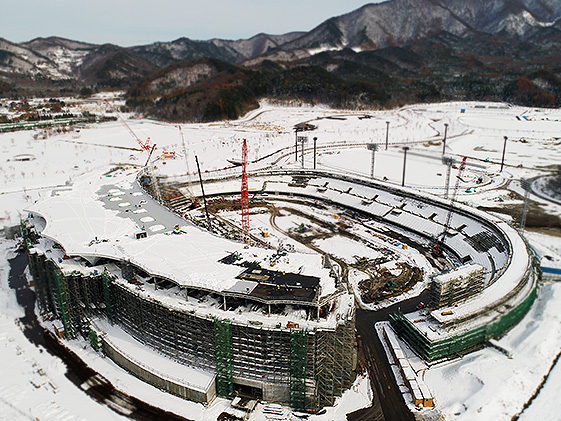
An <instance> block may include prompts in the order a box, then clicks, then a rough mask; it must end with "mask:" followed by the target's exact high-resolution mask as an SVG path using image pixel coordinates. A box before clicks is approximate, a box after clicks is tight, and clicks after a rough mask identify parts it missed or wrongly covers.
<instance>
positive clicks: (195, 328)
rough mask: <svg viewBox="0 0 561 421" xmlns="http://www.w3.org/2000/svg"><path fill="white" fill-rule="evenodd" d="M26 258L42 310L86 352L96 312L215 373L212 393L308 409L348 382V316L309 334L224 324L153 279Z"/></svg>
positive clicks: (93, 338) (95, 341) (95, 340)
mask: <svg viewBox="0 0 561 421" xmlns="http://www.w3.org/2000/svg"><path fill="white" fill-rule="evenodd" d="M30 259H31V260H33V262H34V263H32V264H31V265H32V266H33V269H32V274H33V276H34V280H35V281H36V285H37V287H38V288H39V287H40V288H42V291H43V292H44V294H43V295H44V296H45V311H51V312H52V313H53V314H55V315H56V316H57V317H58V318H59V319H61V320H62V324H63V326H64V328H65V335H66V336H69V335H72V336H75V335H76V334H77V333H80V334H81V335H82V336H83V337H84V339H86V340H87V341H89V343H91V345H92V348H94V349H96V347H97V348H98V349H99V350H101V349H102V347H101V345H102V342H103V339H102V338H101V337H100V336H99V334H98V333H97V331H96V330H95V328H93V327H92V326H91V324H90V321H89V320H91V316H93V317H100V316H101V317H107V319H109V321H111V323H115V324H117V325H118V326H120V327H122V328H123V329H124V330H125V331H126V332H127V333H128V334H130V335H131V336H132V337H134V338H135V339H137V340H138V341H139V342H141V343H142V344H144V345H145V346H148V347H150V348H153V349H155V350H156V351H157V352H159V353H161V354H162V355H165V356H167V357H169V358H171V359H173V360H176V361H177V362H178V363H181V364H185V365H189V366H192V367H195V368H199V369H202V370H205V371H208V372H216V374H217V376H216V383H215V385H216V390H217V394H218V395H219V396H224V397H230V396H232V394H233V393H234V391H235V390H239V391H241V392H243V393H255V394H256V396H262V398H263V399H265V400H268V401H271V402H286V403H289V402H290V403H291V404H292V405H293V406H294V407H295V408H302V409H311V410H314V409H318V408H320V407H322V406H325V405H327V404H332V403H333V402H334V401H335V398H336V397H337V396H340V395H341V393H342V392H343V391H344V390H345V389H346V388H348V387H349V386H350V384H351V382H352V378H353V374H354V373H353V369H354V364H355V363H356V361H355V360H356V356H353V352H354V354H356V349H354V350H353V346H354V345H355V341H354V320H353V319H352V318H351V319H348V320H346V321H345V322H343V323H338V327H337V328H336V329H325V330H311V331H307V330H301V329H299V328H298V327H296V328H293V329H292V330H291V329H286V328H283V327H282V326H281V325H280V324H279V325H278V326H276V327H274V328H268V327H264V326H262V325H260V324H259V325H255V324H251V323H248V324H240V323H232V322H231V321H230V320H228V319H225V320H219V319H215V318H212V317H208V316H204V315H201V314H198V313H196V312H195V311H193V310H188V311H185V310H181V309H177V308H174V307H172V306H169V305H167V304H166V303H164V302H161V301H159V300H157V299H154V298H153V296H151V295H150V296H148V295H147V294H146V288H151V284H152V285H153V281H152V282H150V281H146V282H144V283H143V282H139V281H135V282H134V283H132V282H129V281H127V280H126V279H123V278H121V277H119V276H115V274H113V273H111V272H109V271H107V270H106V271H104V272H96V271H95V269H93V270H92V269H89V270H88V271H87V273H83V272H79V271H74V272H72V273H62V271H61V269H60V268H59V267H58V265H57V262H56V261H54V260H52V259H49V258H47V257H46V256H45V255H44V254H40V253H38V252H36V253H31V257H30ZM122 263H126V262H122ZM115 270H118V269H116V268H115ZM119 275H120V273H119ZM135 279H137V278H135ZM163 281H164V280H161V282H163ZM157 282H158V284H160V283H161V282H160V280H158V281H157ZM37 291H39V289H37ZM176 294H179V295H182V292H181V290H180V289H178V290H177V292H176ZM189 298H191V297H189ZM92 330H93V332H92ZM318 338H319V339H318ZM319 354H327V355H319ZM353 361H354V362H353ZM318 373H319V375H318ZM345 385H347V386H345Z"/></svg>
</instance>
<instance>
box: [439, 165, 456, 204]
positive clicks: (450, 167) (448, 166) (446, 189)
mask: <svg viewBox="0 0 561 421" xmlns="http://www.w3.org/2000/svg"><path fill="white" fill-rule="evenodd" d="M442 163H443V164H444V165H446V186H445V187H444V198H445V199H448V190H449V188H450V172H451V169H452V164H453V163H454V158H452V157H451V156H446V155H445V156H443V157H442Z"/></svg>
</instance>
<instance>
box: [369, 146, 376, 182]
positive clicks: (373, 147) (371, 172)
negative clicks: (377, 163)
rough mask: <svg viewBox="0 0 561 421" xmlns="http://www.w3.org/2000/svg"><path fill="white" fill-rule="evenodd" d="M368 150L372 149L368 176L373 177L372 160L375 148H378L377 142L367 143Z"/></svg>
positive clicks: (374, 155)
mask: <svg viewBox="0 0 561 421" xmlns="http://www.w3.org/2000/svg"><path fill="white" fill-rule="evenodd" d="M367 148H368V150H371V151H372V163H371V165H370V178H374V160H375V157H376V150H377V149H378V144H377V143H369V144H368V146H367Z"/></svg>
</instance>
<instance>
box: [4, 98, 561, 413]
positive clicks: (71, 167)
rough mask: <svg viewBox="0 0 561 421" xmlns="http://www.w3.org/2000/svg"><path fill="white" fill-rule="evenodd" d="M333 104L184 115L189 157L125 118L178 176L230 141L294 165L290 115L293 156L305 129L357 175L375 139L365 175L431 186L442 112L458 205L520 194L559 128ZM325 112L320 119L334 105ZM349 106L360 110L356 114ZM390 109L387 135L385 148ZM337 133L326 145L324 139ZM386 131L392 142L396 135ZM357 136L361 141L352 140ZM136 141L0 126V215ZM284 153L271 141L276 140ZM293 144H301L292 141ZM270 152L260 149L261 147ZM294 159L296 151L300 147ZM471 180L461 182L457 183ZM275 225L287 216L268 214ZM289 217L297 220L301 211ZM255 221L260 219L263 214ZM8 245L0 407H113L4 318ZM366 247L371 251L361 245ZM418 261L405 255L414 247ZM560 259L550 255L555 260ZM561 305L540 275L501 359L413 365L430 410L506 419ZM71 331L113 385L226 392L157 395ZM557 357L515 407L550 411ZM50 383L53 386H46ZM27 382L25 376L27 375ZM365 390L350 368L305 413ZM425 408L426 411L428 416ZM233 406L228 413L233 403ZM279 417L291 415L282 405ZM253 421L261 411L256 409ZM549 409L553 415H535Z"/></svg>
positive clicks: (513, 116)
mask: <svg viewBox="0 0 561 421" xmlns="http://www.w3.org/2000/svg"><path fill="white" fill-rule="evenodd" d="M88 107H89V109H90V111H92V112H95V111H99V110H102V109H103V108H104V107H103V106H102V105H101V101H100V105H99V106H95V105H91V104H89V105H88ZM364 114H365V113H364V112H355V111H338V110H331V109H326V108H323V107H306V106H302V107H295V108H281V107H274V106H270V105H268V104H265V103H264V104H263V105H262V107H261V108H260V109H258V110H256V111H253V112H251V113H249V114H248V115H246V116H245V117H244V118H242V119H240V120H238V121H230V122H221V123H213V124H185V125H182V126H181V128H182V133H183V136H184V139H185V143H186V145H187V150H188V152H187V156H188V158H189V159H188V162H187V163H186V162H185V160H184V159H182V158H183V156H184V150H183V146H182V138H181V132H180V131H179V129H178V127H177V126H176V125H172V124H167V123H160V122H155V121H150V120H143V119H133V120H128V122H129V124H130V126H131V128H132V129H133V130H134V132H135V133H136V134H137V135H138V137H139V138H140V139H146V138H148V137H150V139H151V142H152V143H154V144H157V149H156V151H155V153H154V155H153V157H152V158H153V161H154V165H155V166H156V168H157V170H158V171H160V172H161V173H166V174H169V175H176V176H184V174H185V172H186V171H187V168H189V170H190V172H191V173H193V175H192V179H193V181H194V180H196V177H195V175H194V169H196V163H195V155H196V156H197V157H198V160H199V164H200V166H201V171H202V172H203V174H205V172H206V171H215V170H221V171H223V172H236V171H238V172H239V169H228V170H224V168H226V167H231V164H229V163H228V161H227V160H228V159H240V157H241V139H243V138H246V139H247V142H248V146H249V160H250V161H253V162H251V164H250V166H249V169H250V170H252V169H253V170H255V169H259V168H266V167H274V168H278V167H288V166H292V167H297V168H298V167H302V163H301V162H300V161H298V162H295V157H294V143H295V134H294V131H293V126H294V125H295V124H297V123H300V122H304V121H309V122H310V123H311V124H314V125H317V126H318V128H317V130H316V131H314V132H309V133H308V132H301V133H299V135H300V136H306V135H307V136H308V142H307V146H306V148H307V149H306V157H305V162H304V166H305V167H306V168H310V167H312V165H313V157H312V153H311V148H312V146H313V142H312V139H313V137H317V146H318V148H319V149H318V157H317V165H318V168H323V169H327V170H329V171H349V172H354V173H358V174H362V175H366V176H369V175H370V171H371V162H372V152H371V151H369V150H367V149H366V147H365V145H364V144H365V143H371V142H375V143H378V144H379V146H378V149H377V151H376V152H375V165H374V176H375V177H376V178H377V179H380V180H386V182H388V183H394V184H396V185H401V183H402V182H404V184H405V186H408V187H412V188H416V189H420V190H423V191H424V192H425V193H433V194H438V195H443V194H444V186H445V184H446V180H445V178H446V170H447V168H446V166H445V165H444V164H443V163H442V161H441V157H442V150H443V145H442V143H441V140H442V137H443V134H444V124H448V130H447V142H446V153H447V155H449V156H451V157H453V158H454V159H455V161H456V164H455V166H456V169H452V175H451V181H450V186H451V188H453V187H454V185H455V182H456V181H455V180H456V177H455V175H456V174H457V165H458V163H459V162H460V161H461V158H462V157H463V156H467V157H468V159H467V169H466V171H465V172H464V174H463V177H462V181H461V182H460V183H459V186H460V188H459V192H458V200H460V201H462V202H465V203H467V204H470V205H475V206H477V205H482V206H503V205H520V204H521V201H520V199H519V198H517V197H516V196H515V195H511V194H509V192H510V191H509V190H508V189H507V188H506V186H507V184H508V183H510V185H509V186H508V188H510V189H511V190H513V191H516V192H518V193H521V194H523V192H522V190H521V189H520V187H519V186H518V184H517V181H516V180H519V179H520V178H530V177H536V176H540V175H548V174H550V171H549V170H551V168H552V166H553V165H556V164H558V163H559V162H561V149H560V148H559V139H558V136H559V133H560V132H561V111H559V110H544V109H542V110H536V109H527V108H522V107H510V106H507V105H505V104H485V103H451V104H433V105H417V106H409V107H405V108H402V109H399V110H392V111H372V112H368V115H369V116H371V118H363V117H364ZM333 116H335V117H336V118H335V119H334V118H327V117H333ZM359 117H360V118H359ZM387 121H389V132H388V139H389V147H388V149H387V150H386V148H385V139H386V130H387V128H388V125H387V123H386V122H387ZM504 136H507V138H508V141H507V143H506V153H505V168H504V170H503V171H502V172H499V170H500V163H501V156H502V152H503V147H504ZM334 143H336V144H337V145H338V146H337V147H334V146H329V145H333V144H334ZM396 143H397V144H396ZM357 144H361V145H357ZM404 145H407V146H409V147H410V149H409V150H408V151H407V158H406V159H407V165H406V172H405V179H404V180H403V178H402V177H403V162H404V153H403V150H402V147H403V146H404ZM135 148H137V149H138V144H137V143H136V141H135V139H134V138H133V137H132V136H131V135H130V134H129V133H128V132H127V130H126V128H125V127H123V125H122V124H121V123H120V122H118V121H117V122H112V123H104V124H96V125H90V126H86V127H81V128H80V129H79V131H77V130H73V131H70V132H67V133H57V132H51V133H45V132H42V131H19V132H12V133H3V134H0V162H2V165H0V226H6V227H9V226H13V225H15V224H17V223H18V222H19V217H20V215H21V212H22V209H24V208H25V207H26V206H27V205H29V204H30V203H33V202H34V201H35V200H37V199H39V198H41V197H45V196H46V195H48V194H49V192H50V189H51V188H52V187H53V186H63V185H65V184H68V183H72V180H73V179H74V178H76V177H77V176H79V175H81V174H83V173H87V172H90V171H92V170H94V169H103V168H107V169H109V168H110V167H111V166H113V165H118V164H132V165H140V166H142V165H144V163H145V162H146V160H147V154H146V152H142V151H140V150H136V151H135V150H134V149H135ZM283 148H285V149H284V152H283V151H280V152H277V153H274V152H276V151H279V150H281V149H283ZM298 149H299V150H300V144H299V146H298ZM164 151H166V152H175V154H176V157H177V158H176V159H165V158H163V152H164ZM269 154H272V155H271V156H270V157H269V158H266V159H260V158H263V157H265V156H267V155H269ZM299 158H300V156H299ZM470 187H474V188H475V191H473V189H471V190H470V192H466V190H467V189H468V188H470ZM530 198H531V199H532V200H535V201H537V202H538V203H541V204H542V205H541V207H542V209H543V210H544V211H545V212H547V213H549V214H551V215H560V214H561V206H558V205H555V204H551V203H546V202H545V201H543V200H542V199H539V198H537V197H536V196H533V195H531V196H530ZM279 222H282V224H283V225H286V228H289V227H294V226H296V225H297V224H299V223H300V222H299V221H289V220H288V218H287V220H282V219H280V220H279ZM302 222H305V220H304V221H302ZM263 225H265V224H263ZM528 239H529V240H530V242H531V243H532V245H533V246H534V247H535V248H536V249H537V250H538V252H539V253H543V254H544V255H548V256H550V257H551V261H557V262H560V261H561V248H560V247H559V244H560V242H559V238H558V237H553V236H549V235H546V234H545V233H540V234H538V233H529V234H528ZM323 246H325V247H328V248H330V249H334V250H337V249H338V248H340V249H341V251H340V252H339V255H340V256H341V257H342V258H346V259H350V260H352V258H353V255H355V254H360V253H362V254H364V253H363V251H362V250H357V248H356V247H357V246H356V244H355V245H352V246H351V245H349V244H344V243H340V244H339V243H337V241H335V240H334V239H330V240H328V241H323V244H322V247H323ZM11 247H13V243H12V242H10V241H5V240H3V241H2V242H1V243H0V281H1V282H0V308H1V309H2V310H1V312H0V323H2V329H1V333H0V338H1V339H2V340H1V341H0V356H1V357H2V360H3V362H2V365H3V367H4V368H3V371H2V374H4V375H3V376H2V378H1V379H0V414H1V415H0V419H35V418H38V419H54V420H63V419H64V420H66V419H120V418H122V417H121V416H119V415H117V414H116V413H115V412H113V411H112V410H111V409H109V408H108V407H106V406H103V405H99V404H96V403H95V402H94V401H93V400H92V399H91V398H89V397H88V396H87V395H86V394H85V393H83V392H82V391H81V390H80V389H79V388H77V387H76V386H74V385H73V384H72V383H71V382H70V381H69V380H68V379H66V377H65V376H64V372H65V367H64V365H63V364H62V363H61V362H60V361H59V360H57V359H56V358H54V357H52V356H51V355H49V354H48V353H46V352H42V350H41V349H38V348H36V347H34V346H33V345H30V343H29V342H28V341H27V339H26V338H25V337H24V336H23V333H22V332H21V329H20V326H19V325H18V322H17V319H18V318H19V317H21V315H22V311H21V309H20V308H19V307H18V305H17V303H16V301H15V295H14V291H13V290H11V289H9V287H8V286H7V276H8V270H9V267H8V264H7V260H6V259H7V258H8V257H9V256H10V255H11V253H12V252H11V251H10V250H9V249H10V248H11ZM371 257H375V256H371ZM414 258H415V259H417V258H416V257H414ZM560 266H561V265H560ZM559 304H561V286H560V285H558V284H552V283H549V284H545V285H544V286H542V288H541V289H540V292H539V295H538V300H537V301H536V304H535V305H534V307H533V308H532V310H531V311H530V313H529V314H528V315H527V316H526V317H525V318H524V320H523V321H522V322H521V323H520V324H519V325H518V326H517V327H515V328H514V329H513V330H512V331H511V332H509V334H507V335H506V336H505V337H504V338H503V339H501V341H499V343H500V345H501V346H502V347H504V348H506V349H508V350H509V351H510V352H511V353H512V358H510V359H509V358H508V357H506V356H505V355H504V354H501V353H499V352H498V351H496V350H495V349H492V348H487V349H483V350H481V351H478V352H476V353H472V354H470V355H468V356H466V357H464V358H463V359H462V360H458V361H454V362H451V363H447V364H442V365H438V366H432V367H430V368H428V369H425V368H424V366H423V364H421V363H420V362H418V365H417V366H418V369H419V370H424V372H422V373H424V374H423V377H424V380H425V382H426V384H427V385H428V386H429V388H430V389H431V390H432V391H433V392H434V394H435V397H436V405H437V409H436V410H435V411H439V412H440V413H442V414H444V415H445V416H446V417H450V418H454V417H460V418H462V419H469V420H487V419H491V418H493V419H497V420H501V419H510V418H511V417H512V416H513V415H515V414H517V413H518V412H520V410H521V409H522V406H523V405H524V404H525V403H526V402H527V401H528V399H529V398H530V397H531V396H532V395H533V393H534V391H535V390H536V388H537V387H538V386H539V384H540V383H541V381H542V378H543V376H544V375H546V374H547V372H548V370H549V368H550V366H551V363H552V362H553V360H554V358H555V356H556V355H557V353H558V352H559V350H560V349H561V339H559V338H561V335H560V333H561V331H560V330H561V327H560V326H561V323H560V321H561V319H559V316H558V314H557V312H556V311H555V309H556V307H558V306H559ZM83 345H85V344H82V343H80V342H79V341H76V342H73V343H71V346H72V348H73V349H74V350H75V352H77V353H79V354H80V355H81V356H83V357H84V359H85V360H86V361H88V362H89V364H90V365H91V366H92V367H93V368H94V369H95V370H97V371H99V372H100V373H101V374H102V375H104V376H106V377H107V378H108V379H109V380H111V381H112V382H113V384H114V385H116V386H117V387H118V388H121V389H122V390H123V391H125V392H127V393H131V394H135V395H138V396H139V397H140V398H141V399H144V400H146V401H148V402H150V403H153V404H157V405H159V406H162V407H163V408H165V409H168V410H171V411H174V412H177V413H178V414H181V415H184V416H185V417H187V418H191V419H196V420H215V419H216V417H217V416H218V415H219V414H220V413H221V412H222V411H223V410H225V409H227V408H228V406H229V403H228V402H227V401H225V400H222V399H217V400H216V401H215V402H214V403H213V405H211V406H210V407H209V408H204V407H203V406H201V405H198V404H194V403H191V402H185V401H182V400H181V399H178V398H175V397H173V396H170V395H167V394H163V393H161V392H159V391H157V390H156V389H154V388H152V387H151V386H149V385H146V384H144V383H142V382H140V381H138V380H137V379H135V378H134V377H132V376H129V375H128V374H126V373H124V372H123V371H122V370H121V369H119V368H117V367H115V366H114V365H112V363H111V362H110V361H106V360H105V359H102V358H100V357H99V356H98V355H97V354H95V353H94V352H93V351H90V350H89V349H86V350H84V349H83ZM560 379H561V369H559V368H558V367H556V368H555V369H554V370H553V372H552V374H551V376H550V378H549V379H548V381H547V382H546V383H545V387H544V389H543V390H542V392H541V393H540V394H539V395H538V397H537V398H536V399H535V400H534V401H533V402H532V405H531V406H530V407H529V408H528V409H527V410H526V411H524V413H523V414H522V419H525V420H526V419H527V420H530V419H536V418H538V417H544V416H547V415H548V414H554V413H555V412H554V410H555V403H554V402H555V399H554V398H553V396H554V393H555V391H556V390H558V384H559V383H560V382H561V380H560ZM53 385H54V386H53ZM37 386H38V387H37ZM370 400H371V391H370V388H369V386H368V381H367V379H364V378H362V377H359V378H358V379H357V382H356V383H355V385H354V386H353V388H352V389H351V390H349V391H348V392H347V393H346V394H345V395H344V396H343V398H341V399H340V400H339V401H338V404H337V405H336V406H335V407H333V408H328V410H327V413H326V414H324V415H321V416H314V417H310V418H309V419H310V420H314V421H316V420H343V419H345V414H346V413H347V412H350V411H352V410H355V409H358V408H361V407H364V406H367V405H368V404H369V402H370ZM435 411H428V412H426V414H427V415H434V414H435ZM232 413H234V412H232ZM286 416H287V418H288V417H290V415H289V411H288V409H287V410H286ZM251 419H252V420H264V419H265V416H264V415H263V412H262V411H260V410H259V409H258V410H257V411H256V412H255V414H253V415H252V418H251ZM548 419H552V418H551V417H548Z"/></svg>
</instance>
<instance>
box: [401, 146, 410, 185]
mask: <svg viewBox="0 0 561 421" xmlns="http://www.w3.org/2000/svg"><path fill="white" fill-rule="evenodd" d="M408 150H409V146H404V147H403V176H402V177H401V187H403V186H405V163H406V161H407V151H408Z"/></svg>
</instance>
